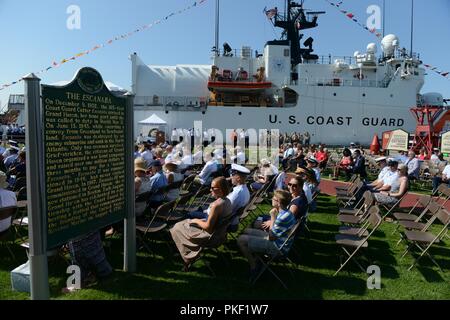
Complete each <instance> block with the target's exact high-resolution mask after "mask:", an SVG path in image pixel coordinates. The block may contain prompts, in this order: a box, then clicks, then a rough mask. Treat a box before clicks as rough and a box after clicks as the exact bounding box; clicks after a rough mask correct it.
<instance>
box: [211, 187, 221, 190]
mask: <svg viewBox="0 0 450 320" xmlns="http://www.w3.org/2000/svg"><path fill="white" fill-rule="evenodd" d="M217 189H220V188H219V187H211V188H210V189H209V190H217Z"/></svg>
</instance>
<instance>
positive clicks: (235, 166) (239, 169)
mask: <svg viewBox="0 0 450 320" xmlns="http://www.w3.org/2000/svg"><path fill="white" fill-rule="evenodd" d="M231 170H232V171H233V170H234V171H237V172H239V173H242V174H249V173H250V170H248V169H247V168H246V167H244V166H241V165H239V164H235V163H233V164H232V165H231Z"/></svg>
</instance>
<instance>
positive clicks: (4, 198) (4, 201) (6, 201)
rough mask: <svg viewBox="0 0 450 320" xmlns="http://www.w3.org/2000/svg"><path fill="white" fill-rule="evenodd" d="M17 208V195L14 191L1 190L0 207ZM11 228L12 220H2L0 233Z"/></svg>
mask: <svg viewBox="0 0 450 320" xmlns="http://www.w3.org/2000/svg"><path fill="white" fill-rule="evenodd" d="M15 206H17V198H16V194H15V193H14V192H12V191H9V190H5V189H2V188H0V207H1V208H6V207H15ZM10 226H11V218H8V219H3V220H0V232H3V231H5V230H8V228H9V227H10Z"/></svg>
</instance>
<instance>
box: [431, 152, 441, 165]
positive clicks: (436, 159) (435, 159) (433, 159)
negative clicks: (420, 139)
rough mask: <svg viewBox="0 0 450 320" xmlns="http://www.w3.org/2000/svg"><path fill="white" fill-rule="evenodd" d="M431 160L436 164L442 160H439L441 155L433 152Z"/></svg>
mask: <svg viewBox="0 0 450 320" xmlns="http://www.w3.org/2000/svg"><path fill="white" fill-rule="evenodd" d="M430 161H431V162H434V163H435V164H439V161H440V160H439V157H438V156H437V155H435V154H434V153H433V154H432V155H431V157H430Z"/></svg>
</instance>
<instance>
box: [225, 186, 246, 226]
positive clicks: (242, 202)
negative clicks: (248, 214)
mask: <svg viewBox="0 0 450 320" xmlns="http://www.w3.org/2000/svg"><path fill="white" fill-rule="evenodd" d="M227 198H228V199H230V201H231V207H232V212H233V214H235V213H236V212H237V211H238V210H239V209H240V208H242V207H245V206H246V205H247V204H248V202H249V201H250V191H248V188H247V185H245V184H240V185H238V186H235V187H234V188H233V191H232V192H231V193H229V194H228V196H227ZM238 223H239V217H234V218H233V221H232V222H231V224H232V225H236V224H238Z"/></svg>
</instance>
